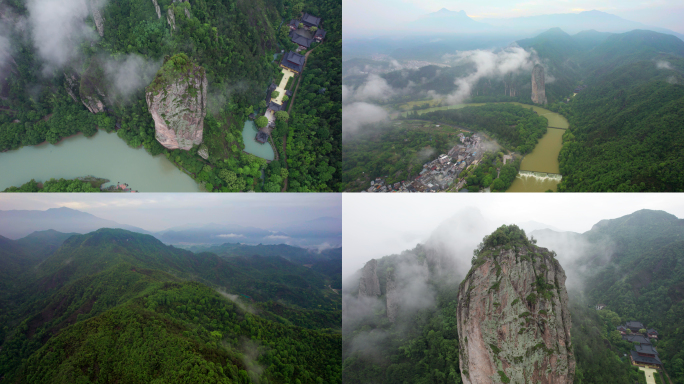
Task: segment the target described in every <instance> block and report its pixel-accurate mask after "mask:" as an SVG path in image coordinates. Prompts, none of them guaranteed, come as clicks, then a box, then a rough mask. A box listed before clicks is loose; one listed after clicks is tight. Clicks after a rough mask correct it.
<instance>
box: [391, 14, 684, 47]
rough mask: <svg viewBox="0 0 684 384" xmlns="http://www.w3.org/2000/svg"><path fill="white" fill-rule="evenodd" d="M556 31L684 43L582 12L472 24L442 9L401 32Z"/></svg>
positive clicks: (615, 18) (634, 24)
mask: <svg viewBox="0 0 684 384" xmlns="http://www.w3.org/2000/svg"><path fill="white" fill-rule="evenodd" d="M554 27H558V28H561V29H562V30H564V31H566V32H568V33H570V34H575V33H578V32H581V31H586V30H591V29H594V30H597V31H599V32H613V33H621V32H627V31H631V30H634V29H645V30H650V31H655V32H660V33H666V34H670V35H674V36H677V37H678V38H680V39H682V40H684V35H683V34H681V33H678V32H675V31H672V30H669V29H666V28H660V27H655V26H650V25H646V24H643V23H639V22H636V21H631V20H625V19H623V18H621V17H619V16H616V15H612V14H610V13H606V12H601V11H596V10H592V11H585V12H580V13H557V14H549V15H539V16H527V17H512V18H506V19H494V18H482V19H478V20H473V19H472V18H470V17H468V15H467V14H466V12H465V11H463V10H461V11H451V10H448V9H446V8H442V9H440V10H439V11H437V12H433V13H429V14H427V15H425V16H422V17H420V18H419V19H417V20H415V21H412V22H409V23H406V24H405V25H404V28H402V30H406V31H410V32H411V33H412V34H422V35H437V34H440V33H441V34H446V33H448V34H457V33H465V34H501V33H516V34H519V33H523V32H524V33H529V34H537V33H539V32H542V31H545V30H547V29H549V28H554Z"/></svg>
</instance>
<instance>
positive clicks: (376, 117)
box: [342, 102, 389, 134]
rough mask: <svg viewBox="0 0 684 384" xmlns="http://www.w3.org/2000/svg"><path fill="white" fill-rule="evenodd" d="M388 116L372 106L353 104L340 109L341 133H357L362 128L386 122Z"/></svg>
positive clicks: (382, 110) (383, 111)
mask: <svg viewBox="0 0 684 384" xmlns="http://www.w3.org/2000/svg"><path fill="white" fill-rule="evenodd" d="M388 117H389V114H388V113H387V111H385V110H384V109H383V108H382V107H379V106H377V105H374V104H369V103H364V102H355V103H351V104H347V105H344V106H343V108H342V132H343V133H344V134H354V133H357V132H358V131H359V130H360V129H361V128H362V127H364V126H367V125H371V124H377V123H380V122H383V121H387V119H388Z"/></svg>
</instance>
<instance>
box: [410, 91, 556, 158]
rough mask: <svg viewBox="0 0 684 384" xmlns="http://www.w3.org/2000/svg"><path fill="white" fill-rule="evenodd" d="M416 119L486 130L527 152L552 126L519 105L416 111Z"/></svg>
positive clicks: (506, 144)
mask: <svg viewBox="0 0 684 384" xmlns="http://www.w3.org/2000/svg"><path fill="white" fill-rule="evenodd" d="M412 118H414V119H421V120H429V121H433V122H443V123H447V124H455V125H461V126H464V127H466V128H470V129H472V130H476V131H483V132H486V133H489V134H490V135H492V136H493V137H494V138H495V139H496V141H497V143H498V144H499V145H501V146H502V147H504V148H506V149H508V150H510V151H516V152H518V153H520V154H523V155H525V154H527V153H529V152H532V149H534V146H535V145H537V141H538V140H539V139H540V138H541V137H542V136H544V134H545V133H546V127H547V126H548V120H547V119H546V118H545V117H543V116H538V115H537V113H536V112H534V111H533V110H532V108H531V107H530V108H529V109H527V108H524V107H521V106H519V105H515V104H490V105H482V106H478V107H465V108H460V109H446V110H441V111H433V112H428V113H424V114H421V115H418V114H415V116H412Z"/></svg>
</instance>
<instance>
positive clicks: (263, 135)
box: [256, 131, 268, 143]
mask: <svg viewBox="0 0 684 384" xmlns="http://www.w3.org/2000/svg"><path fill="white" fill-rule="evenodd" d="M256 141H258V142H260V143H265V142H266V141H268V135H267V134H266V132H264V131H259V132H258V133H257V135H256Z"/></svg>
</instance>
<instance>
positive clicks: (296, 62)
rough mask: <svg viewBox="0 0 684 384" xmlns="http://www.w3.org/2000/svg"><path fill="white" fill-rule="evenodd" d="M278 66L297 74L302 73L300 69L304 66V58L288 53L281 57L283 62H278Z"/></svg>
mask: <svg viewBox="0 0 684 384" xmlns="http://www.w3.org/2000/svg"><path fill="white" fill-rule="evenodd" d="M280 64H282V65H283V66H284V67H287V68H290V69H292V70H295V71H297V72H302V67H303V66H304V56H302V55H300V54H298V53H295V52H292V51H288V52H287V53H286V54H285V55H283V60H282V61H281V62H280Z"/></svg>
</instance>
